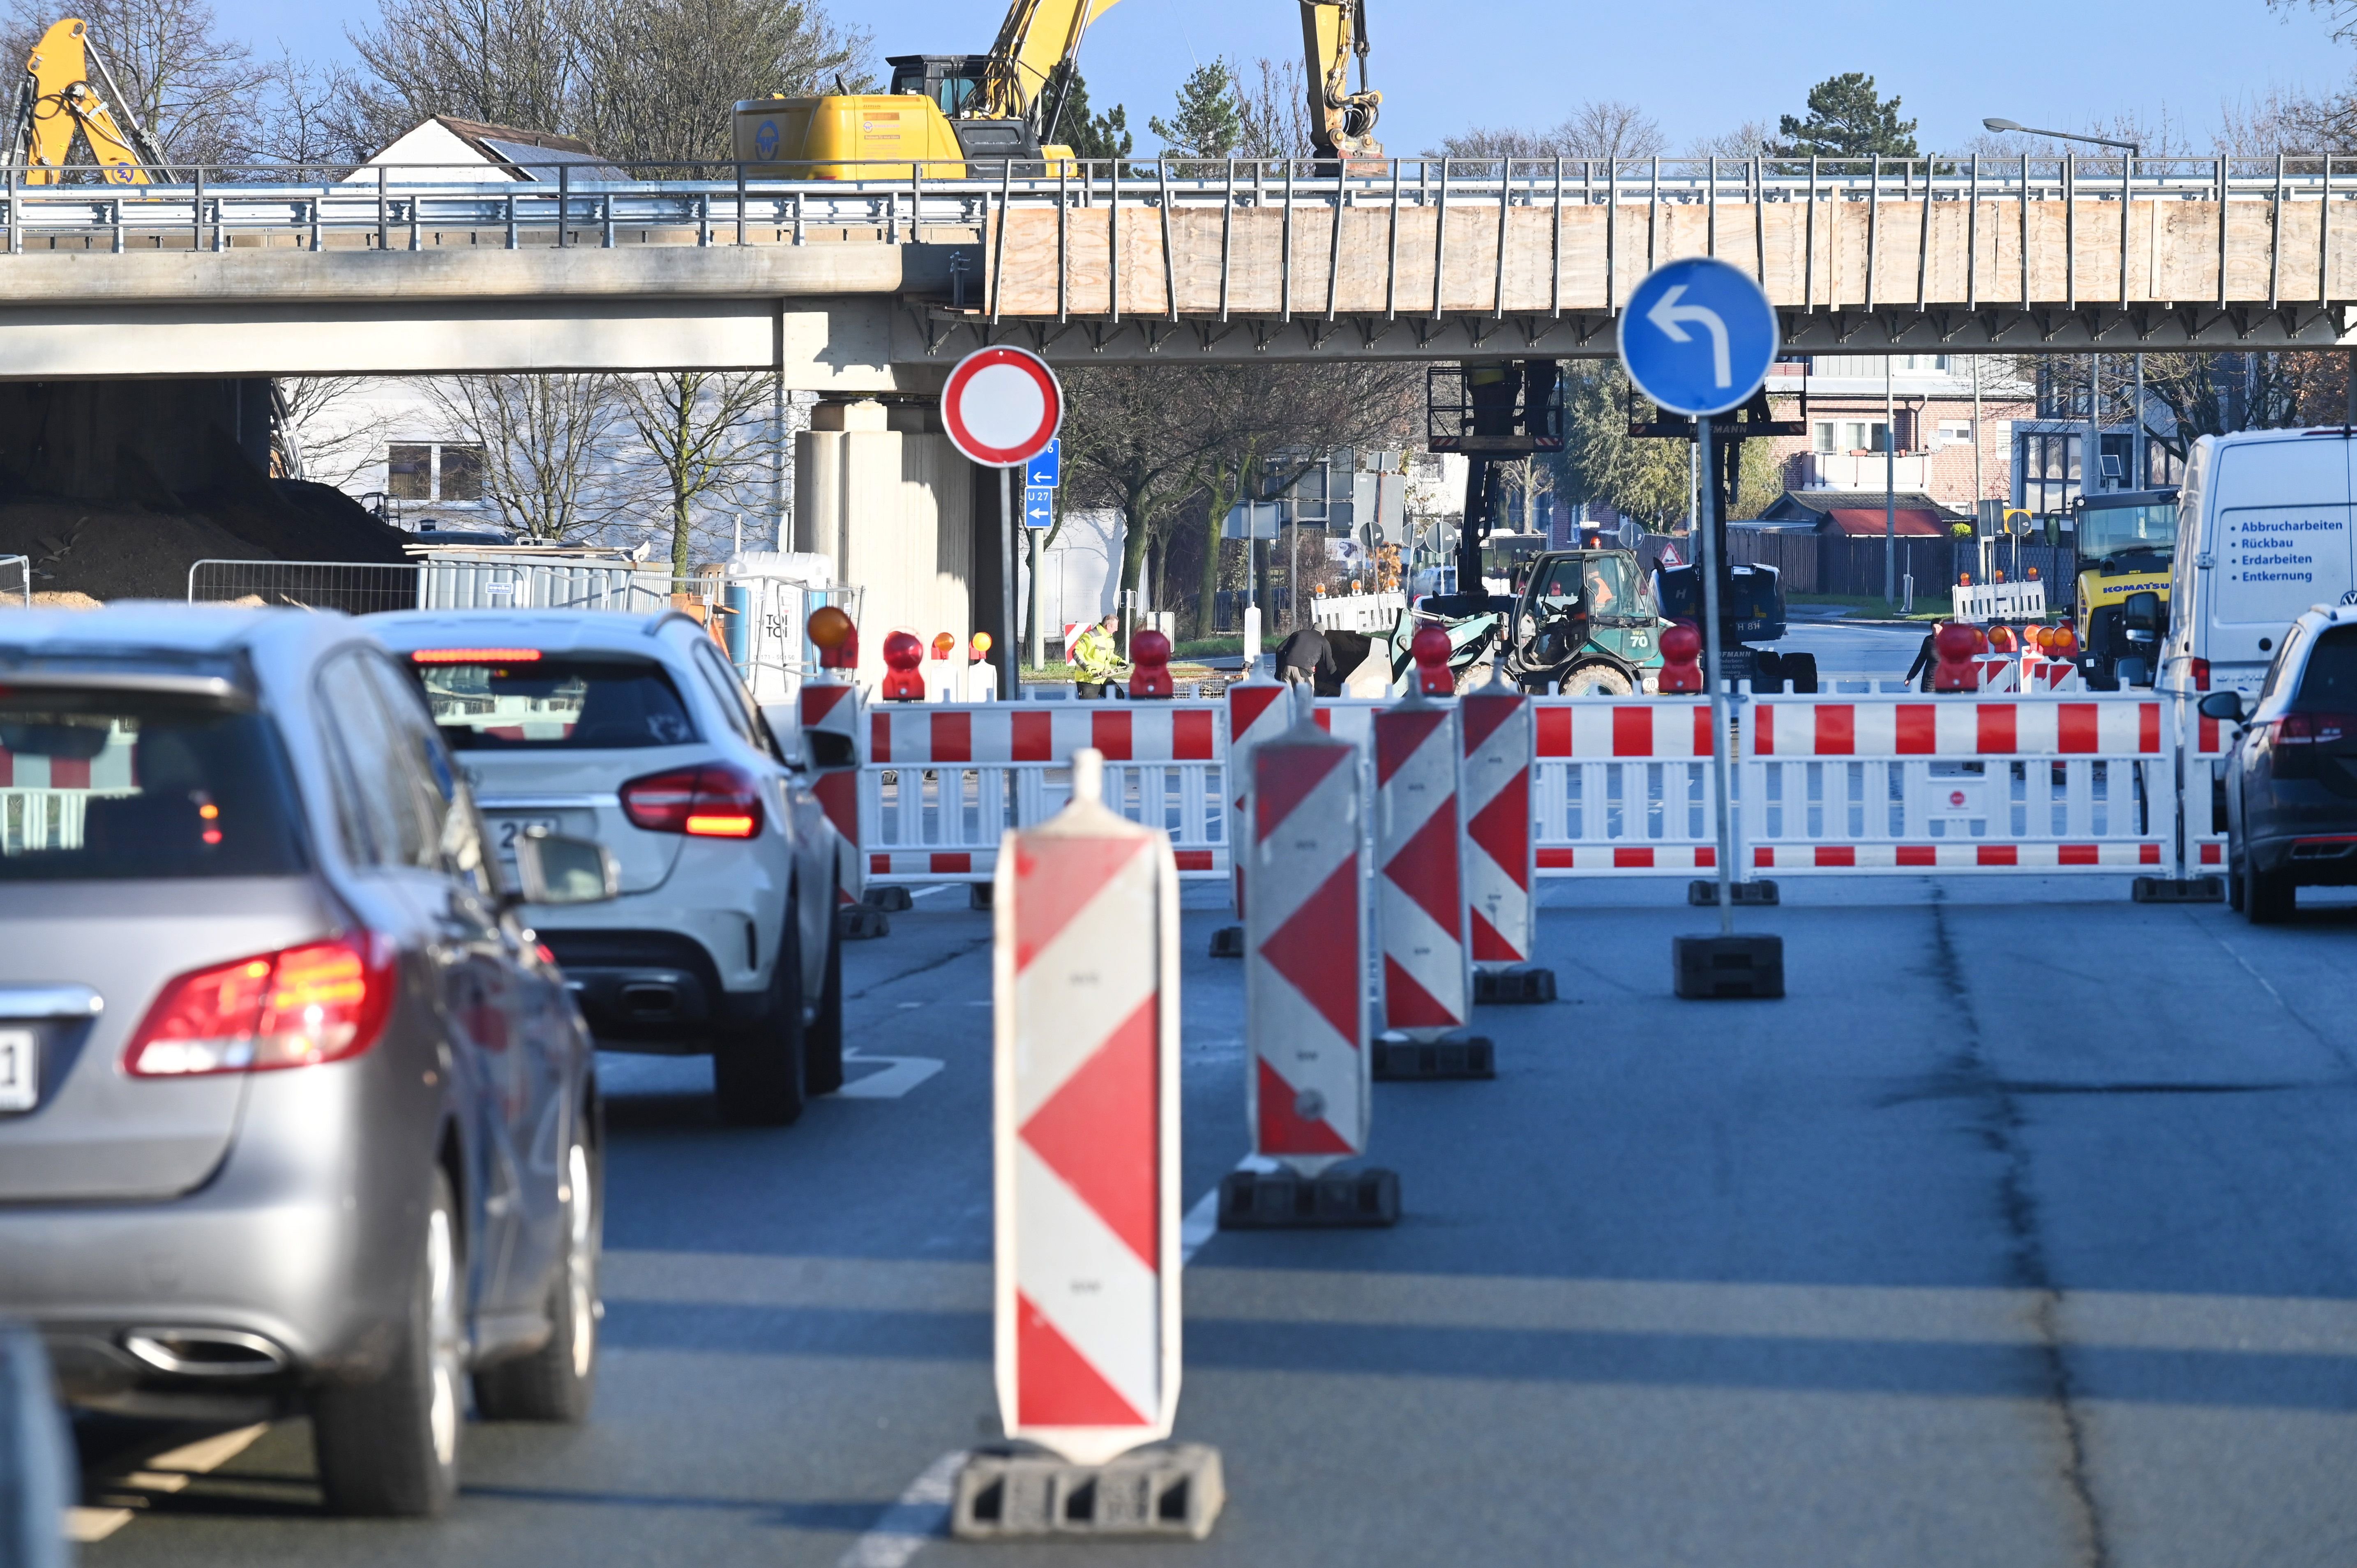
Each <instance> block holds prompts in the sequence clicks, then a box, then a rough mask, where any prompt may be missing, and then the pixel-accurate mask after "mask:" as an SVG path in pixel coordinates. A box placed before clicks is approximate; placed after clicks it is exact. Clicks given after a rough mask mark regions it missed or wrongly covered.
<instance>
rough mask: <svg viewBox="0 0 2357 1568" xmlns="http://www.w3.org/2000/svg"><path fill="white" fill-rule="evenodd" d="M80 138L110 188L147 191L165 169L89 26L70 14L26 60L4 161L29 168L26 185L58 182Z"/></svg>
mask: <svg viewBox="0 0 2357 1568" xmlns="http://www.w3.org/2000/svg"><path fill="white" fill-rule="evenodd" d="M93 72H94V73H95V75H96V77H97V80H98V81H102V82H104V83H105V84H106V91H104V92H103V93H102V92H100V91H98V89H97V87H96V86H94V85H93V84H92V81H91V77H92V74H93ZM110 104H113V105H116V106H119V112H118V108H115V107H109V105H110ZM76 134H80V135H81V138H82V140H83V141H84V142H86V143H87V144H88V145H89V147H90V158H91V163H92V164H94V165H96V166H97V168H98V174H99V177H100V178H101V179H102V180H104V181H105V182H106V183H107V184H108V185H146V184H148V183H150V181H151V179H152V178H154V177H158V176H159V175H160V172H161V170H162V168H163V166H164V159H163V155H162V154H161V153H160V152H158V151H157V149H156V145H155V143H154V142H152V141H151V140H149V138H148V136H147V133H146V132H145V130H144V129H142V128H141V126H140V124H139V122H138V119H137V117H136V116H135V115H134V114H133V113H132V112H131V105H130V101H129V100H127V99H125V98H124V96H123V90H122V89H121V88H119V87H117V86H115V85H114V73H113V71H111V70H107V69H106V59H105V57H104V56H103V55H102V54H100V53H99V51H98V48H97V46H96V45H95V44H94V43H93V42H92V41H91V37H90V28H89V26H88V25H87V24H86V23H84V22H82V21H81V19H80V18H79V17H73V16H69V17H67V18H66V19H65V20H63V21H61V22H58V23H54V24H52V25H51V27H49V30H48V32H46V33H43V34H42V35H41V41H40V42H39V43H37V44H35V45H34V46H33V52H32V53H31V54H30V55H29V56H27V58H26V60H25V76H24V80H23V81H20V82H19V83H18V84H17V87H16V114H15V116H14V118H13V119H12V120H11V121H10V123H9V127H8V151H7V161H8V163H9V165H10V166H20V167H22V168H23V169H24V170H25V183H26V184H27V185H57V184H59V183H61V182H62V181H63V179H64V178H65V168H66V164H67V160H68V158H69V157H70V156H72V153H73V145H74V137H75V135H76Z"/></svg>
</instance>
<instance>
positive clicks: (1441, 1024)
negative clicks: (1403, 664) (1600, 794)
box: [1370, 628, 1496, 1079]
mask: <svg viewBox="0 0 2357 1568" xmlns="http://www.w3.org/2000/svg"><path fill="white" fill-rule="evenodd" d="M1431 629H1435V630H1437V628H1431ZM1438 640H1439V641H1440V643H1441V645H1442V646H1441V649H1440V660H1439V663H1440V668H1441V671H1442V672H1443V673H1444V674H1445V673H1446V671H1447V668H1448V647H1447V644H1448V638H1447V637H1446V635H1443V636H1441V637H1440V638H1439V639H1438ZM1417 641H1418V643H1419V645H1421V644H1422V642H1423V641H1424V639H1423V638H1422V637H1421V636H1420V635H1419V637H1418V639H1417ZM1423 651H1424V650H1423V648H1422V647H1421V646H1419V647H1418V649H1417V652H1418V655H1419V660H1418V661H1419V663H1422V662H1424V660H1422V658H1421V655H1422V653H1423ZM1458 734H1459V732H1458V713H1457V710H1456V708H1454V707H1453V706H1449V705H1447V704H1444V703H1436V702H1433V701H1432V700H1431V699H1430V698H1428V697H1427V696H1426V695H1425V694H1424V689H1423V688H1420V689H1419V690H1418V691H1417V692H1416V693H1413V694H1411V695H1410V696H1408V697H1407V698H1405V699H1404V700H1403V701H1401V702H1399V703H1395V704H1394V706H1392V707H1391V708H1389V709H1386V710H1385V711H1383V712H1382V713H1379V714H1376V715H1375V716H1374V753H1375V822H1374V826H1375V851H1374V855H1375V879H1374V889H1375V931H1376V935H1377V939H1378V940H1379V942H1380V944H1381V950H1382V959H1383V1033H1382V1034H1381V1035H1380V1036H1377V1038H1376V1039H1375V1041H1374V1044H1373V1056H1372V1060H1371V1063H1370V1068H1371V1072H1372V1076H1373V1077H1375V1078H1379V1079H1388V1078H1432V1077H1437V1076H1438V1075H1439V1073H1440V1072H1441V1070H1442V1069H1444V1068H1445V1067H1453V1068H1455V1069H1457V1070H1456V1072H1455V1073H1453V1074H1452V1075H1451V1076H1456V1077H1481V1078H1489V1077H1493V1076H1495V1073H1496V1065H1495V1060H1494V1055H1493V1052H1492V1050H1491V1043H1490V1042H1489V1041H1488V1040H1486V1039H1484V1040H1478V1041H1476V1040H1469V1039H1466V1038H1465V1037H1464V1036H1463V1030H1464V1027H1465V1026H1466V1024H1467V1022H1468V1021H1469V1019H1470V1017H1471V1015H1472V1011H1473V975H1472V965H1471V962H1470V960H1469V957H1468V955H1467V948H1468V938H1467V929H1468V925H1469V921H1470V919H1471V914H1472V912H1471V910H1470V909H1469V908H1467V906H1466V902H1465V879H1464V872H1463V859H1464V854H1463V846H1464V840H1465V832H1464V821H1463V818H1462V816H1461V814H1460V806H1461V802H1462V800H1463V799H1464V796H1463V791H1462V789H1460V787H1459V782H1458V768H1459V765H1460V761H1461V757H1460V749H1461V748H1460V746H1459V744H1458ZM1452 1036H1453V1037H1454V1039H1453V1042H1452V1043H1454V1044H1457V1045H1458V1046H1459V1047H1461V1048H1460V1049H1458V1050H1457V1051H1453V1052H1448V1053H1445V1054H1444V1053H1441V1052H1437V1051H1427V1050H1418V1049H1416V1048H1415V1047H1426V1046H1437V1045H1439V1044H1440V1043H1442V1042H1443V1041H1449V1040H1451V1039H1452Z"/></svg>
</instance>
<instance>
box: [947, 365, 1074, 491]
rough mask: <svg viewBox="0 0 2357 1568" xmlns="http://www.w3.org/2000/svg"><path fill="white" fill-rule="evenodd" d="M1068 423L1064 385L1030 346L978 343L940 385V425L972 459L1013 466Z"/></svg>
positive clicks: (1045, 444)
mask: <svg viewBox="0 0 2357 1568" xmlns="http://www.w3.org/2000/svg"><path fill="white" fill-rule="evenodd" d="M1063 423H1064V389H1063V388H1062V387H1060V386H1059V385H1057V383H1056V372H1055V371H1051V370H1049V368H1048V361H1047V360H1043V359H1041V358H1040V357H1039V355H1037V354H1034V353H1031V352H1029V351H1028V349H1012V348H1007V347H1005V346H1003V345H1002V346H1000V347H998V348H993V349H976V350H974V352H973V353H971V354H968V355H967V356H966V357H965V358H964V359H963V360H959V361H958V365H957V369H955V370H953V371H951V372H950V382H949V385H947V386H945V387H943V388H942V427H943V428H944V429H946V430H947V431H948V432H949V433H950V441H951V443H952V445H954V446H956V447H957V449H958V450H959V451H961V452H963V453H964V454H965V455H966V456H968V457H970V458H972V459H973V460H974V462H977V463H980V464H982V465H984V466H985V467H992V468H1012V467H1016V466H1017V464H1020V463H1028V462H1029V461H1030V460H1031V459H1032V458H1034V457H1036V456H1039V454H1040V453H1042V452H1045V451H1046V450H1047V449H1048V443H1049V442H1050V441H1053V440H1054V439H1056V430H1057V427H1058V426H1060V425H1061V424H1063Z"/></svg>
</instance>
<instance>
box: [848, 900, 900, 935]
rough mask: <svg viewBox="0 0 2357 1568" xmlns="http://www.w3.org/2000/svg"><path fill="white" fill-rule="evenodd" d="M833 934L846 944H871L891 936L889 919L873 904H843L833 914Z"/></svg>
mask: <svg viewBox="0 0 2357 1568" xmlns="http://www.w3.org/2000/svg"><path fill="white" fill-rule="evenodd" d="M834 934H835V935H836V936H838V937H840V938H842V939H843V940H845V941H846V942H872V941H874V940H876V939H877V938H878V937H888V936H890V935H891V934H892V921H891V918H890V917H889V916H888V915H886V914H885V913H884V911H883V910H881V909H878V908H876V906H874V905H873V904H845V905H844V906H843V907H842V908H839V909H837V910H835V912H834Z"/></svg>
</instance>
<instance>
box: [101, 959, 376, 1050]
mask: <svg viewBox="0 0 2357 1568" xmlns="http://www.w3.org/2000/svg"><path fill="white" fill-rule="evenodd" d="M394 984H395V962H394V953H393V944H392V943H391V942H390V941H388V940H385V939H384V938H382V937H381V936H378V935H376V934H375V933H373V932H369V931H361V932H356V933H354V934H352V935H350V936H346V937H339V938H334V939H332V940H328V941H324V942H309V943H306V944H305V945H304V946H302V947H297V948H286V949H284V950H281V951H278V952H274V953H262V954H258V955H256V956H254V957H253V958H242V959H239V960H237V961H234V962H232V963H223V964H215V965H213V966H211V967H210V968H208V969H199V970H191V971H189V972H188V973H186V974H182V975H178V976H176V977H175V978H174V979H172V980H171V981H169V982H167V983H166V984H165V986H164V991H163V994H161V995H160V996H158V997H156V1002H155V1004H154V1005H153V1006H151V1007H149V1008H148V1009H147V1015H146V1016H145V1018H143V1019H141V1020H140V1021H139V1027H138V1028H137V1029H136V1030H135V1031H133V1033H132V1036H131V1043H130V1044H129V1045H128V1046H126V1047H124V1052H123V1068H124V1071H125V1072H127V1073H129V1074H130V1075H131V1076H132V1077H134V1078H180V1077H188V1076H190V1075H194V1074H199V1073H215V1072H260V1071H264V1070H267V1069H274V1068H288V1067H309V1066H311V1065H313V1064H314V1063H317V1062H331V1061H341V1060H343V1059H344V1058H348V1057H356V1056H358V1055H360V1054H361V1052H362V1051H365V1050H367V1049H368V1048H369V1047H371V1046H372V1045H374V1044H376V1041H377V1037H378V1036H380V1035H382V1033H383V1032H384V1022H385V1019H386V1018H387V1017H388V1016H389V1015H391V1013H392V1011H393V988H394Z"/></svg>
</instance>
